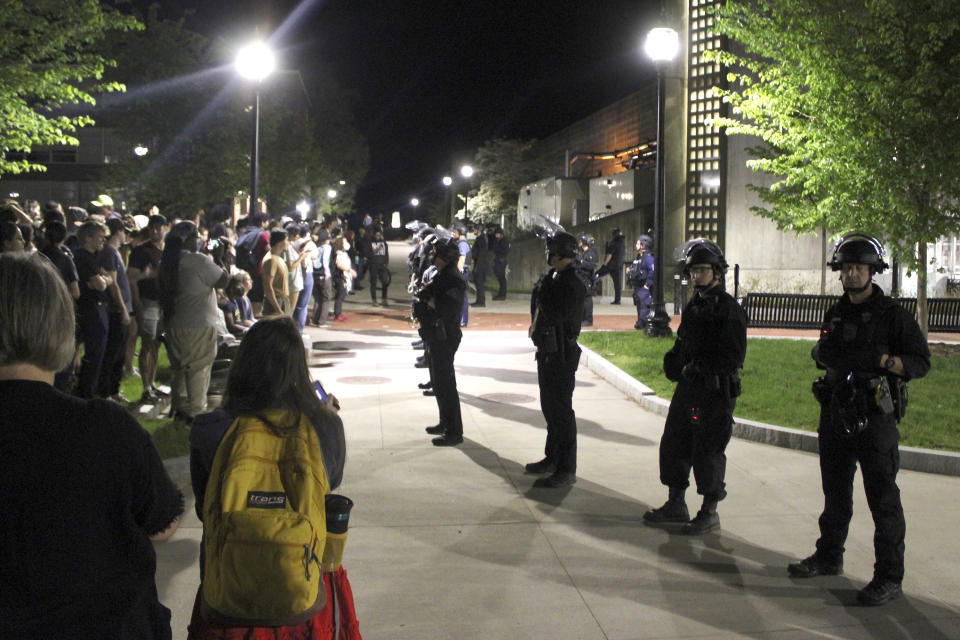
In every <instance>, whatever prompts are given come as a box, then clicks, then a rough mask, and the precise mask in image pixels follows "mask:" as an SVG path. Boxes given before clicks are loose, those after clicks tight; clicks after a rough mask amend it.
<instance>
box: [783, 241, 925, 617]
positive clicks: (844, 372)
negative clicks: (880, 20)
mask: <svg viewBox="0 0 960 640" xmlns="http://www.w3.org/2000/svg"><path fill="white" fill-rule="evenodd" d="M849 263H852V264H865V265H869V266H870V268H871V270H870V274H871V276H872V275H873V273H878V272H881V271H883V269H884V268H885V267H886V266H887V265H886V264H885V263H884V262H883V254H882V248H881V246H880V243H879V242H878V241H877V240H876V239H875V238H872V237H870V236H867V235H864V234H859V233H853V234H847V235H846V236H844V237H843V238H842V239H841V240H840V242H839V243H838V244H837V248H836V250H835V251H834V257H833V259H832V260H831V262H830V263H829V265H830V266H831V267H832V268H833V269H834V270H839V269H841V268H842V266H843V265H844V264H849ZM867 291H872V293H870V295H869V297H868V298H867V299H866V300H864V301H862V302H860V303H859V304H854V303H853V302H852V301H851V297H850V292H849V291H848V292H847V293H845V294H844V295H843V297H842V298H841V299H840V302H838V303H837V304H835V305H834V306H833V307H831V308H830V309H829V310H828V311H827V313H826V315H825V317H824V322H823V326H822V327H821V330H820V339H819V341H818V342H817V345H816V346H815V347H814V350H813V353H812V355H813V358H814V360H815V361H816V363H817V366H818V367H819V368H821V369H826V374H825V375H824V377H823V378H821V379H820V380H818V381H817V382H816V383H815V384H814V393H815V395H816V397H817V399H818V400H819V401H820V403H821V407H820V428H819V431H818V440H819V449H820V477H821V480H822V483H823V494H824V508H823V513H822V514H821V516H820V521H819V524H820V539H819V540H817V550H816V553H814V555H812V556H810V557H809V558H806V559H804V560H801V561H800V562H797V563H794V564H791V565H790V566H789V567H788V569H789V572H790V574H791V575H793V576H795V577H812V576H815V575H818V574H828V575H835V574H839V573H841V572H842V570H843V551H844V542H845V540H846V537H847V530H848V527H849V524H850V518H851V517H852V515H853V478H854V475H855V474H856V470H857V463H858V462H859V463H860V469H861V471H862V472H863V485H864V490H865V492H866V495H867V504H868V505H869V506H870V512H871V513H872V515H873V521H874V525H875V527H876V531H875V534H874V551H875V555H876V560H875V564H874V578H873V581H871V583H870V584H868V585H867V586H866V587H865V588H864V589H863V590H861V591H860V592H859V594H858V597H859V600H860V601H861V602H862V603H864V604H871V605H873V604H883V603H884V602H887V601H889V600H890V599H892V598H895V597H897V596H899V595H900V583H901V582H902V580H903V552H904V534H905V530H906V524H905V522H904V517H903V507H902V505H901V504H900V490H899V488H898V487H897V484H896V478H897V470H898V469H899V461H900V455H899V449H898V442H899V439H900V434H899V431H898V430H897V422H898V420H899V418H900V417H902V412H903V410H904V409H905V402H904V401H905V398H906V381H908V380H910V379H912V378H920V377H922V376H924V375H926V373H927V371H929V369H930V351H929V348H928V347H927V341H926V339H925V338H924V336H923V333H922V332H921V331H920V327H919V326H918V325H917V322H916V320H914V318H913V316H912V315H911V314H910V313H908V312H907V311H906V310H904V309H903V308H902V307H900V305H899V304H897V302H896V301H895V300H893V299H891V298H889V297H887V296H885V295H884V294H883V291H882V290H881V289H880V287H878V286H877V285H876V284H872V283H869V282H868V284H867V285H866V287H863V288H862V289H861V290H860V292H862V293H866V292H867ZM854 292H855V293H857V291H856V290H854ZM882 359H883V360H884V361H883V362H881V360H882ZM897 360H899V362H897ZM898 365H899V366H902V371H903V373H902V375H896V374H894V373H893V372H892V371H890V368H896V369H897V370H898V371H899V370H900V369H899V366H898Z"/></svg>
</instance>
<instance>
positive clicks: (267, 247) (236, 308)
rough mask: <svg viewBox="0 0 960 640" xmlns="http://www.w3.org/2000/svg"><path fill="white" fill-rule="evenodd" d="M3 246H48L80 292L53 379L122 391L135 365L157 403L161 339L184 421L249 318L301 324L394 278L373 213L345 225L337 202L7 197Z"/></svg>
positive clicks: (146, 397)
mask: <svg viewBox="0 0 960 640" xmlns="http://www.w3.org/2000/svg"><path fill="white" fill-rule="evenodd" d="M354 240H355V241H354ZM354 244H355V245H356V246H355V247H354V246H353V245H354ZM0 249H2V252H3V253H17V252H24V253H27V254H32V253H39V254H42V255H43V256H45V257H46V258H47V259H49V260H50V262H51V263H52V264H53V265H54V266H55V267H56V269H57V271H58V272H59V273H60V274H61V277H62V278H63V281H64V282H65V283H66V285H67V287H68V291H69V292H70V294H71V296H72V298H73V299H74V300H75V310H76V318H77V332H76V340H75V351H74V358H73V359H72V360H71V362H69V363H68V364H67V365H66V366H65V367H64V368H63V370H62V371H59V372H57V375H56V381H55V386H56V388H57V389H59V390H61V391H68V392H70V393H72V394H75V395H77V396H78V397H81V398H94V397H101V398H108V399H112V400H114V401H117V402H121V403H125V402H129V401H130V400H131V399H128V398H126V397H124V396H123V394H122V393H121V389H120V384H121V381H122V379H123V378H124V377H126V376H128V375H132V374H134V373H138V374H139V376H140V378H141V381H142V384H143V394H142V396H141V397H140V398H139V399H136V401H137V402H139V403H153V404H155V403H157V402H158V401H160V400H161V398H162V396H164V395H168V393H167V392H166V389H164V388H163V387H159V386H158V385H157V384H156V374H157V363H158V358H159V351H160V346H161V344H164V345H165V346H166V349H167V353H168V355H169V357H170V364H171V370H172V373H173V379H172V383H173V384H172V386H171V389H170V391H169V395H172V398H171V414H172V415H174V416H176V417H179V418H182V419H184V420H186V421H189V420H192V419H193V417H195V416H196V415H198V414H200V413H202V412H203V411H204V410H205V408H206V396H207V392H208V389H209V386H210V379H211V371H212V368H213V365H214V363H215V362H216V361H217V360H229V354H230V353H231V351H232V350H235V348H236V346H237V341H238V340H239V339H240V338H242V337H243V335H244V333H245V332H246V331H248V330H249V328H250V327H251V326H252V325H253V323H254V322H255V321H256V319H257V318H259V317H262V316H270V315H276V314H280V315H287V316H290V317H292V318H293V320H294V323H295V326H296V328H297V330H298V331H299V332H300V333H301V334H303V333H304V330H305V327H306V326H308V325H313V326H319V327H322V326H329V323H330V322H343V321H345V320H346V316H345V315H344V314H343V303H344V300H345V299H346V297H347V295H351V294H353V293H354V291H355V290H359V289H362V288H363V285H362V284H361V278H362V277H363V276H364V275H366V274H367V273H369V277H370V285H369V286H370V292H371V296H372V298H373V300H374V302H376V298H377V290H378V289H379V291H380V294H381V295H380V301H381V304H383V305H384V306H386V305H387V304H388V301H387V287H388V286H389V284H390V280H391V273H390V269H389V264H388V260H389V252H388V248H387V243H386V241H385V240H384V238H383V229H382V228H380V227H379V226H378V225H377V224H376V223H374V222H373V221H372V220H371V221H370V224H369V225H367V226H361V227H359V228H358V230H356V231H353V230H350V229H348V228H347V227H346V225H345V224H344V221H343V220H341V219H340V218H338V217H336V216H329V217H327V218H326V219H323V220H314V221H310V222H308V221H304V220H301V219H300V218H299V217H298V216H291V217H286V216H285V217H281V218H272V217H270V216H268V215H267V214H264V213H255V214H253V215H251V216H249V217H247V218H245V219H241V220H239V221H238V223H237V224H236V226H234V225H232V224H230V220H229V219H226V216H223V215H215V214H207V213H206V212H204V211H203V210H200V211H198V212H195V213H193V214H191V215H183V216H169V217H168V216H165V215H162V214H161V213H160V212H159V211H157V210H156V209H155V208H154V210H152V211H151V212H150V213H149V214H147V215H136V216H134V215H128V214H127V215H123V214H121V213H120V212H117V211H114V210H113V208H112V202H111V201H110V199H109V198H108V197H106V196H100V197H99V198H98V199H97V200H96V201H94V202H91V203H90V205H89V206H88V207H87V208H80V207H68V208H67V209H66V210H64V208H63V206H62V205H61V204H60V203H58V202H55V201H51V202H48V203H46V204H45V205H43V206H42V207H41V206H40V205H39V203H37V202H35V201H28V203H27V206H26V207H23V208H21V207H20V206H19V203H17V202H14V201H7V202H4V203H2V204H0ZM311 303H312V304H313V310H312V312H311V309H310V305H311ZM138 344H139V354H138V356H137V358H136V359H137V362H136V363H134V358H135V355H136V354H137V345H138Z"/></svg>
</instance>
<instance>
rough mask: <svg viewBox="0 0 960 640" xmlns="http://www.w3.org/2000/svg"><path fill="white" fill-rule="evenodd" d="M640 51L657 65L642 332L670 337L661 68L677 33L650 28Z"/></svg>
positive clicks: (673, 47)
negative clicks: (647, 292) (648, 281)
mask: <svg viewBox="0 0 960 640" xmlns="http://www.w3.org/2000/svg"><path fill="white" fill-rule="evenodd" d="M643 50H644V52H645V53H646V54H647V56H648V57H649V58H650V59H651V60H653V62H654V64H655V65H656V66H657V177H656V183H655V185H654V190H653V234H654V246H655V247H656V252H655V253H654V254H653V274H654V279H655V281H656V282H655V284H654V289H653V313H651V314H650V315H649V316H647V319H646V322H645V328H644V331H645V333H647V334H648V335H651V336H669V335H671V334H672V333H673V332H672V331H671V330H670V316H668V315H667V310H666V307H665V305H664V303H663V251H664V247H663V224H664V223H663V200H664V190H665V187H666V171H665V169H666V166H665V165H664V160H663V157H664V154H663V152H664V148H663V143H664V107H665V105H666V91H665V90H664V86H663V85H664V82H663V68H664V66H665V65H666V64H668V63H669V62H670V61H672V60H673V59H674V58H675V57H676V56H677V53H679V51H680V36H679V35H678V34H677V32H676V31H674V30H673V29H670V28H669V27H657V28H655V29H651V30H650V32H649V33H648V34H647V39H646V41H645V42H644V44H643Z"/></svg>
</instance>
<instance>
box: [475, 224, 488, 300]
mask: <svg viewBox="0 0 960 640" xmlns="http://www.w3.org/2000/svg"><path fill="white" fill-rule="evenodd" d="M470 255H471V257H472V258H473V284H474V286H476V287H477V299H476V300H475V301H474V302H473V305H472V306H474V307H485V306H487V271H488V266H489V262H490V246H489V243H488V241H487V234H486V233H484V232H483V229H478V230H477V237H476V239H475V240H474V241H473V247H472V248H471V249H470Z"/></svg>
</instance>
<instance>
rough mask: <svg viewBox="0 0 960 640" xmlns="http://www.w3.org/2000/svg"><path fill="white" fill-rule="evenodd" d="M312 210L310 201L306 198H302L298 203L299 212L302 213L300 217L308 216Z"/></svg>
mask: <svg viewBox="0 0 960 640" xmlns="http://www.w3.org/2000/svg"><path fill="white" fill-rule="evenodd" d="M309 212H310V203H309V202H307V201H306V200H301V201H300V202H298V203H297V213H299V214H300V218H301V219H303V218H306V217H307V214H308V213H309Z"/></svg>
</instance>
